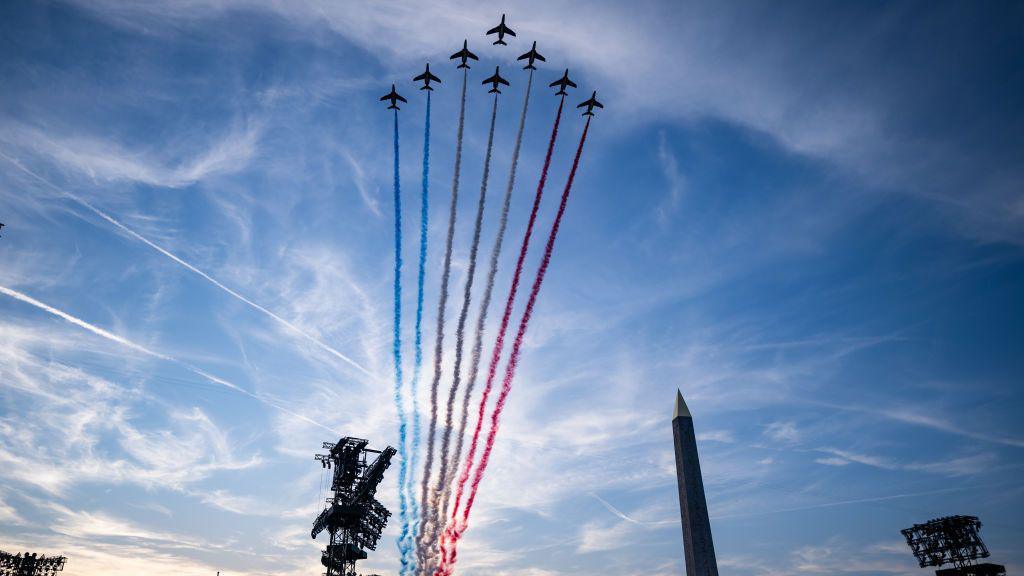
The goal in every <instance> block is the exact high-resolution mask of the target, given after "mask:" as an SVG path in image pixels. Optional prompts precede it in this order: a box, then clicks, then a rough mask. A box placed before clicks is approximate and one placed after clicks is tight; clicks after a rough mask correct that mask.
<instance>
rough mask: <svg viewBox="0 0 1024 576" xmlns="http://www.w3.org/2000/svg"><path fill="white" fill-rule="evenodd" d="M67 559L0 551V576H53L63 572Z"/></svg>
mask: <svg viewBox="0 0 1024 576" xmlns="http://www.w3.org/2000/svg"><path fill="white" fill-rule="evenodd" d="M67 560H68V559H67V558H65V557H63V556H42V555H36V554H34V553H33V554H29V553H28V552H26V553H25V554H9V553H7V552H4V551H2V550H0V576H53V575H54V574H56V573H57V572H62V571H63V570H64V564H65V563H66V562H67Z"/></svg>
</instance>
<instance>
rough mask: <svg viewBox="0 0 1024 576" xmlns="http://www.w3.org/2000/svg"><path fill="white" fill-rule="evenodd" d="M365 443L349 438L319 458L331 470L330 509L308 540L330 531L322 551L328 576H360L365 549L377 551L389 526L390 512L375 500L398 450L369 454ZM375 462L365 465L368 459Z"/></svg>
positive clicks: (332, 446) (332, 445) (314, 524)
mask: <svg viewBox="0 0 1024 576" xmlns="http://www.w3.org/2000/svg"><path fill="white" fill-rule="evenodd" d="M367 444H368V441H366V440H363V439H362V438H351V437H345V438H342V439H341V440H338V442H337V443H336V444H332V443H330V442H324V448H326V449H327V450H329V452H328V453H327V454H317V455H316V459H317V460H319V461H320V464H321V465H322V466H323V467H324V468H326V469H328V470H333V474H332V476H331V491H332V492H333V494H332V495H331V497H330V498H328V499H327V507H326V508H324V510H323V511H322V512H321V513H320V515H319V516H317V518H316V520H315V521H314V522H313V530H312V532H310V535H311V536H312V537H313V538H314V539H316V537H317V535H318V534H320V533H321V532H323V531H324V530H327V532H328V533H329V534H330V535H331V541H330V543H329V544H328V545H327V548H326V549H325V550H324V551H323V554H322V556H321V558H320V563H321V564H323V565H324V567H325V568H327V572H326V573H325V574H326V576H356V570H355V568H356V561H357V560H364V559H366V550H375V549H376V548H377V541H378V540H379V539H380V533H381V531H382V530H384V526H385V525H386V524H387V522H388V516H391V513H390V512H388V510H387V509H386V508H384V506H383V505H381V503H380V502H378V501H377V499H376V498H374V494H376V492H377V486H378V485H379V484H380V481H381V480H383V479H384V471H385V470H387V469H388V466H390V465H391V458H392V457H393V456H394V455H395V449H394V448H392V447H391V446H388V447H387V448H385V449H384V450H371V449H369V448H367V447H366V445H367ZM369 453H374V454H377V457H376V458H375V459H374V460H373V461H372V462H369V463H368V462H367V460H368V458H367V454H369Z"/></svg>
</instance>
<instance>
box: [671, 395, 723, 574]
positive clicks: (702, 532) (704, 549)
mask: <svg viewBox="0 0 1024 576" xmlns="http://www.w3.org/2000/svg"><path fill="white" fill-rule="evenodd" d="M672 434H673V435H674V436H675V443H676V477H677V478H678V480H679V509H680V513H681V515H682V518H683V549H684V551H685V553H686V576H718V563H717V562H716V560H715V545H714V543H713V542H712V541H711V521H710V519H709V518H708V505H707V501H706V500H705V499H704V481H703V480H702V479H701V475H700V460H699V459H698V458H697V438H696V437H695V436H694V433H693V417H692V416H691V415H690V410H689V408H687V406H686V402H684V401H683V395H682V393H680V392H677V393H676V405H675V411H674V413H673V414H672Z"/></svg>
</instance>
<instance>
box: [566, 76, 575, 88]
mask: <svg viewBox="0 0 1024 576" xmlns="http://www.w3.org/2000/svg"><path fill="white" fill-rule="evenodd" d="M565 83H566V84H567V85H569V86H572V87H573V88H575V87H576V83H575V82H573V81H572V80H569V79H568V78H566V79H565Z"/></svg>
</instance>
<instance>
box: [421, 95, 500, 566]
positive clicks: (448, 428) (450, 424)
mask: <svg viewBox="0 0 1024 576" xmlns="http://www.w3.org/2000/svg"><path fill="white" fill-rule="evenodd" d="M497 118H498V95H497V94H495V95H494V105H493V106H492V107H491V123H490V127H489V128H488V130H487V152H486V153H485V154H484V171H483V178H482V180H481V182H480V200H479V201H478V203H477V209H476V220H475V222H474V225H473V241H472V243H471V244H470V248H469V267H468V268H467V269H466V284H465V287H464V290H463V295H462V311H461V312H459V321H458V323H457V325H456V328H455V367H454V368H453V369H452V385H451V387H450V388H449V389H448V402H447V404H446V405H445V421H444V433H443V434H442V436H441V461H440V465H439V466H438V469H437V485H436V488H435V489H434V494H433V498H434V501H433V502H432V504H431V506H432V508H433V510H434V524H433V525H432V531H431V534H429V535H428V541H430V542H436V541H437V537H438V535H439V534H440V533H441V531H442V530H443V529H444V526H445V514H446V513H447V509H448V499H447V498H444V499H442V495H447V494H449V493H450V492H449V490H448V486H449V473H450V472H451V466H450V464H449V456H450V454H449V452H450V450H449V448H450V447H451V440H452V428H454V419H455V399H456V398H457V397H458V394H459V387H460V386H461V384H462V352H463V350H464V348H465V344H466V342H465V340H466V338H465V336H466V321H467V320H468V318H469V307H470V304H471V303H472V297H473V280H474V277H475V274H476V259H477V252H478V250H479V248H480V229H481V228H482V227H483V220H484V207H485V205H486V203H487V183H488V177H489V176H490V171H491V153H492V151H493V149H494V124H495V121H496V120H497ZM431 550H434V548H433V547H431Z"/></svg>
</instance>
